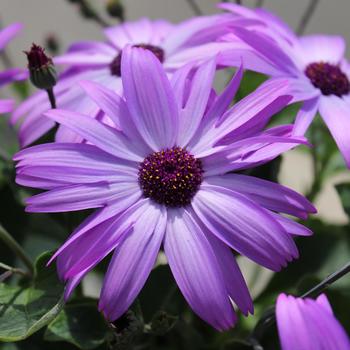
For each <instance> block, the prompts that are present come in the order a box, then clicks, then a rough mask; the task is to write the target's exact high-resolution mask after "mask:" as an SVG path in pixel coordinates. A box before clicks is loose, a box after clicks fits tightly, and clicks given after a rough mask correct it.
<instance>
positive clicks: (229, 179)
mask: <svg viewBox="0 0 350 350" xmlns="http://www.w3.org/2000/svg"><path fill="white" fill-rule="evenodd" d="M206 182H207V183H209V184H212V185H216V186H223V187H225V188H228V189H230V190H232V191H237V192H240V193H242V194H244V195H245V196H247V197H249V198H250V199H251V200H253V201H254V202H256V203H258V204H259V205H261V206H263V207H265V208H267V209H270V210H273V211H277V212H281V213H286V214H289V215H294V216H296V217H299V218H302V219H306V218H307V216H308V213H316V208H315V207H314V206H313V205H312V204H311V203H310V202H309V201H308V200H307V199H306V198H305V197H304V196H302V195H301V194H299V193H297V192H295V191H293V190H291V189H289V188H287V187H285V186H282V185H279V184H277V183H274V182H271V181H267V180H263V179H259V178H257V177H253V176H247V175H241V174H225V175H222V176H212V177H208V178H207V179H206Z"/></svg>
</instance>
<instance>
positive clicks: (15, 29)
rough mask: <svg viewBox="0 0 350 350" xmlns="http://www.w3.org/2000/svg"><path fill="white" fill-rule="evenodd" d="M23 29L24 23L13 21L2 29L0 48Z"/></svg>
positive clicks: (0, 32)
mask: <svg viewBox="0 0 350 350" xmlns="http://www.w3.org/2000/svg"><path fill="white" fill-rule="evenodd" d="M22 29H23V24H22V23H13V24H11V25H9V26H7V27H6V28H4V29H2V30H1V31H0V50H3V49H4V47H5V46H6V45H7V44H8V43H9V42H10V41H11V40H12V39H13V38H14V37H15V36H16V35H17V34H18V33H19V32H20V31H21V30H22Z"/></svg>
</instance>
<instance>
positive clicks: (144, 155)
mask: <svg viewBox="0 0 350 350" xmlns="http://www.w3.org/2000/svg"><path fill="white" fill-rule="evenodd" d="M221 7H222V8H224V9H226V10H229V11H230V13H225V14H221V15H215V16H209V17H198V18H194V19H192V20H189V21H186V22H184V23H181V24H179V25H172V24H170V23H168V22H166V21H163V20H157V21H150V20H148V19H141V20H139V21H136V22H125V23H123V24H121V25H119V26H115V27H111V28H107V29H106V30H105V31H104V33H105V35H106V37H107V41H106V42H79V43H75V44H73V45H72V46H71V48H70V49H69V50H68V52H67V53H66V54H64V55H62V56H60V57H56V58H54V63H55V64H62V65H66V66H68V68H67V69H66V70H64V71H63V73H62V74H61V76H60V77H59V79H58V83H57V85H56V86H55V88H54V92H55V96H56V102H57V106H58V108H59V109H52V110H50V107H49V103H48V100H47V96H46V94H45V93H44V92H42V91H40V92H38V93H36V94H34V95H33V96H31V97H30V98H28V99H27V100H25V101H24V102H23V103H22V104H20V105H19V106H18V108H17V109H16V110H15V112H14V113H13V115H12V122H13V123H17V122H21V125H20V130H19V138H20V141H21V144H22V146H28V145H29V144H31V143H33V142H34V141H36V140H37V139H38V138H39V137H40V136H42V135H43V134H45V133H46V132H47V131H48V130H50V129H51V128H52V127H53V126H55V125H56V124H58V125H59V128H58V131H57V133H56V142H54V143H48V144H41V145H37V146H33V147H30V148H25V149H23V150H21V151H20V152H19V153H17V154H16V155H15V157H14V159H15V161H16V162H17V177H16V181H17V183H18V184H20V185H23V186H28V187H32V188H37V189H42V190H45V191H44V192H43V193H40V194H37V195H34V196H32V197H31V198H28V199H27V202H26V204H27V206H26V210H27V211H28V212H51V213H55V212H69V211H77V210H85V209H96V211H95V212H94V213H93V214H91V215H90V216H89V217H88V218H87V219H86V220H85V221H83V222H82V223H81V224H80V225H79V227H77V228H76V229H75V230H74V232H73V233H72V235H71V236H70V237H69V238H68V240H67V241H66V242H65V243H64V244H63V245H62V246H61V247H60V248H59V249H58V251H57V252H56V253H55V255H54V256H53V258H52V260H55V259H56V261H57V267H58V273H59V276H60V278H61V279H62V281H64V282H65V283H66V291H65V297H66V299H68V298H69V297H70V295H71V294H72V292H73V290H74V288H75V287H76V286H77V285H78V284H79V283H80V281H81V280H82V278H83V277H84V276H85V275H86V274H87V273H88V272H89V271H90V270H92V269H93V268H94V267H95V266H96V265H97V264H98V263H99V262H100V261H101V260H103V259H104V258H105V257H107V256H108V255H109V254H110V253H112V252H113V257H112V260H111V262H110V264H109V267H108V271H107V273H106V276H105V278H104V282H103V288H102V291H101V296H100V303H99V309H100V310H101V312H102V313H103V314H104V316H105V317H106V318H107V319H108V320H110V321H114V320H116V319H118V318H119V317H120V316H122V315H123V314H124V313H125V312H126V311H127V310H128V308H129V307H130V305H131V304H132V303H133V301H134V300H135V298H136V297H137V295H138V293H139V292H140V290H141V289H142V287H143V285H144V284H145V282H146V280H147V278H148V276H149V274H150V272H151V270H152V268H153V266H154V264H155V262H156V259H157V256H158V253H159V251H160V250H163V251H164V253H165V256H166V258H167V262H168V264H169V266H170V269H171V271H172V273H173V276H174V278H175V280H176V282H177V284H178V286H179V288H180V290H181V292H182V294H183V295H184V297H185V299H186V300H187V302H188V303H189V305H190V306H191V308H192V309H193V310H194V312H195V313H197V314H198V315H199V316H200V317H201V318H202V319H203V320H205V321H206V322H208V323H209V324H211V325H212V326H213V327H215V328H216V329H218V330H226V329H228V328H230V327H232V326H233V325H234V324H235V323H236V321H237V315H236V311H235V310H234V306H233V305H236V306H237V307H238V308H239V309H240V310H241V311H242V312H243V313H244V314H245V315H248V313H253V303H252V299H251V297H250V294H249V291H248V288H247V286H246V283H245V281H244V278H243V276H242V274H241V271H240V269H239V267H238V264H237V262H236V260H235V257H234V255H233V254H232V250H233V251H235V252H236V253H239V254H241V255H244V256H246V257H248V258H249V259H251V260H253V261H254V262H256V263H257V264H260V265H262V266H264V267H266V268H269V269H271V270H273V271H279V270H280V269H281V268H282V267H285V266H286V265H287V264H288V262H290V261H292V260H293V259H295V258H298V249H297V247H296V244H295V242H294V239H293V238H294V236H308V235H311V231H310V230H309V229H308V228H306V227H304V226H303V225H301V224H299V223H297V222H296V221H294V220H293V219H292V218H290V217H289V216H294V217H297V218H299V219H307V217H308V214H310V213H315V212H316V209H315V208H314V206H313V205H312V204H311V203H310V202H309V201H308V200H307V199H306V198H304V197H303V196H302V195H300V194H298V193H296V192H294V191H292V190H291V189H288V188H286V187H284V186H281V185H279V184H276V183H272V182H269V181H267V180H262V179H260V178H256V177H253V176H248V175H245V174H243V173H242V172H241V171H242V170H245V169H251V168H254V167H256V166H259V165H262V164H265V163H267V162H269V161H271V160H273V159H274V158H276V157H277V156H279V155H281V154H283V153H284V152H286V151H288V150H290V149H292V148H294V147H296V146H298V145H300V144H306V145H308V142H307V140H306V139H305V137H304V134H305V132H306V129H307V128H308V126H309V124H310V123H311V121H312V119H313V117H314V116H315V114H316V113H317V111H319V112H320V114H321V115H322V117H323V118H324V120H325V122H326V123H327V125H328V127H329V128H330V131H331V132H332V134H333V136H334V138H335V140H336V142H337V143H338V146H339V148H340V150H341V152H342V154H343V155H344V158H345V160H346V162H347V164H348V165H349V164H350V148H349V147H350V146H349V145H350V142H349V132H348V130H349V129H350V124H349V123H350V121H349V120H350V119H349V118H348V116H347V106H348V104H349V103H350V99H349V87H350V86H349V79H348V74H350V70H349V67H348V63H347V62H346V61H345V60H344V58H343V55H344V49H345V46H344V42H343V40H342V39H341V38H339V37H329V36H308V37H303V38H298V37H296V35H295V34H294V33H293V32H292V31H291V29H289V28H288V27H287V26H286V25H285V24H284V23H282V22H281V21H280V20H279V19H277V18H276V17H274V16H273V15H271V14H269V13H267V12H266V11H263V10H248V9H246V8H244V7H241V6H236V5H233V4H223V5H221ZM227 66H229V67H237V69H236V73H235V75H234V76H233V78H232V79H231V81H230V82H229V83H228V84H227V86H226V88H225V89H224V90H223V91H222V92H221V93H217V92H216V91H215V89H214V79H215V75H216V71H217V70H218V69H220V68H222V67H227ZM243 67H244V68H248V69H252V70H256V71H258V72H262V73H265V74H267V75H269V76H271V78H270V79H269V80H267V81H266V82H265V83H263V84H262V85H261V86H260V87H259V88H257V89H256V90H255V91H254V92H252V93H251V94H249V95H248V96H246V97H245V98H243V99H241V100H240V101H239V102H236V103H234V104H233V105H232V102H233V101H234V99H235V95H236V92H237V90H238V88H239V85H240V81H241V79H242V76H243ZM300 101H302V102H303V105H302V107H301V109H300V111H299V113H298V115H297V117H296V121H295V123H294V124H293V125H278V126H275V127H273V128H268V127H267V125H268V122H269V121H270V119H271V117H272V116H273V115H275V114H276V113H278V112H280V111H281V110H282V109H283V108H285V107H286V106H287V105H288V104H290V103H293V102H300ZM349 106H350V105H349ZM348 119H349V120H348ZM347 126H348V127H347ZM283 214H288V215H289V216H286V215H283ZM283 298H284V297H280V299H279V302H278V310H281V306H280V305H281V304H282V303H283V300H282V299H283ZM288 300H289V299H288ZM290 302H291V299H290ZM301 303H305V305H308V304H310V305H313V304H312V302H311V301H305V302H301ZM317 303H318V302H317ZM310 308H311V309H312V308H313V306H312V307H311V306H310ZM283 310H284V309H283ZM298 310H299V309H298ZM300 312H301V311H300ZM307 312H309V311H307ZM315 312H316V311H315ZM325 312H326V311H325ZM327 312H328V311H327ZM277 313H278V315H277V316H278V322H279V329H280V332H281V334H282V333H283V335H282V337H283V338H286V337H291V335H290V334H289V335H286V333H287V331H286V328H285V326H284V325H283V324H284V323H285V319H283V318H285V317H287V316H285V315H286V314H285V313H283V312H282V311H277ZM281 315H283V316H281ZM310 317H311V316H310ZM288 322H289V321H288ZM281 324H282V326H280V325H281ZM315 332H316V331H315ZM282 343H283V341H282ZM283 346H284V349H291V347H288V346H285V345H283ZM297 348H298V349H308V348H307V347H304V348H301V347H298V346H297V347H293V349H297ZM310 349H311V348H310ZM315 349H323V348H321V347H318V348H315ZM337 349H343V348H337ZM344 349H345V348H344Z"/></svg>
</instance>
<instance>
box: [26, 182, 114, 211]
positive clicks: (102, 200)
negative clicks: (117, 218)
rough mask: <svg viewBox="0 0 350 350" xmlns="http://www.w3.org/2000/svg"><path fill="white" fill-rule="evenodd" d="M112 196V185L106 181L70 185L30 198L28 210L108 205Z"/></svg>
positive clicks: (81, 208) (73, 208)
mask: <svg viewBox="0 0 350 350" xmlns="http://www.w3.org/2000/svg"><path fill="white" fill-rule="evenodd" d="M116 186H117V187H118V186H119V185H116ZM115 190H116V189H115ZM112 197H113V189H112V186H111V185H109V184H108V182H106V181H100V182H96V183H87V184H79V185H68V186H62V187H58V188H54V189H52V190H50V191H47V192H44V193H41V194H37V195H35V196H32V197H30V198H28V199H27V200H26V203H27V206H26V211H27V212H39V213H55V212H61V211H76V210H84V209H89V208H100V207H103V206H104V205H106V204H107V202H108V200H109V199H111V198H112Z"/></svg>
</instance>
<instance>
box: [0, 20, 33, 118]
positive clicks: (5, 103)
mask: <svg viewBox="0 0 350 350" xmlns="http://www.w3.org/2000/svg"><path fill="white" fill-rule="evenodd" d="M22 28H23V25H22V24H20V23H13V24H11V25H9V26H8V27H6V28H4V29H2V30H1V31H0V55H1V54H2V51H3V50H4V49H5V47H6V46H7V44H8V43H9V42H10V41H11V40H12V39H13V38H14V37H15V36H16V35H17V34H18V33H19V32H20V31H21V30H22ZM26 77H27V74H26V73H25V72H23V70H21V69H18V68H9V69H6V70H4V71H2V72H0V87H2V86H4V85H6V84H9V83H12V82H13V81H18V80H23V79H26ZM14 105H15V101H13V100H12V99H6V100H4V99H2V100H0V114H2V113H8V112H11V111H12V109H13V107H14Z"/></svg>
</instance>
